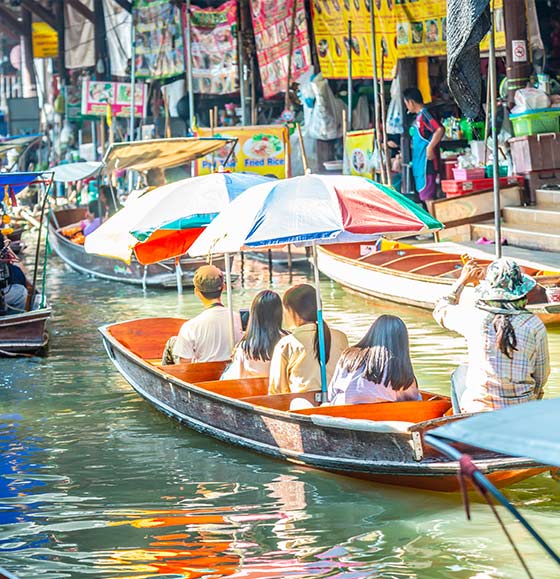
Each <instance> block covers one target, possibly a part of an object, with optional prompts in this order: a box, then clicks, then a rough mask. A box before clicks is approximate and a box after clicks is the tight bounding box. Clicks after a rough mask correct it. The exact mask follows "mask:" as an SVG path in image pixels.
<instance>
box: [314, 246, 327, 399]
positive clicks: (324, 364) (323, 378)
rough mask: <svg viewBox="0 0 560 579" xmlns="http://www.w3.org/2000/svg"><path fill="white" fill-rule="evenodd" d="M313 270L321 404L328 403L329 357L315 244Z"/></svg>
mask: <svg viewBox="0 0 560 579" xmlns="http://www.w3.org/2000/svg"><path fill="white" fill-rule="evenodd" d="M313 268H314V274H315V295H316V296H317V333H318V335H319V365H320V366H321V403H325V402H327V355H326V352H325V328H324V326H323V303H322V300H321V287H320V285H319V281H320V280H319V267H318V265H317V244H316V242H315V241H314V242H313Z"/></svg>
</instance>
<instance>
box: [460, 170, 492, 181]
mask: <svg viewBox="0 0 560 579" xmlns="http://www.w3.org/2000/svg"><path fill="white" fill-rule="evenodd" d="M484 171H485V169H484V167H476V168H475V169H461V168H459V167H454V168H453V176H454V177H455V181H470V180H474V179H484Z"/></svg>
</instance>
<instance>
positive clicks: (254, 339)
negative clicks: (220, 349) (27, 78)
mask: <svg viewBox="0 0 560 579" xmlns="http://www.w3.org/2000/svg"><path fill="white" fill-rule="evenodd" d="M286 334H287V332H285V331H284V330H282V300H281V299H280V296H279V295H278V294H277V293H276V292H273V291H270V290H264V291H262V292H259V293H258V294H257V295H256V296H255V298H254V299H253V303H252V304H251V313H250V315H249V323H248V325H247V331H246V332H245V335H244V336H243V338H242V339H241V342H239V344H237V346H236V348H235V350H234V353H233V356H232V362H231V364H230V365H229V366H228V368H226V370H225V372H224V373H223V374H222V380H234V379H238V378H252V377H256V376H265V377H267V378H268V375H269V373H270V359H271V358H272V352H273V351H274V347H275V346H276V344H277V343H278V341H279V340H280V338H282V337H283V336H285V335H286Z"/></svg>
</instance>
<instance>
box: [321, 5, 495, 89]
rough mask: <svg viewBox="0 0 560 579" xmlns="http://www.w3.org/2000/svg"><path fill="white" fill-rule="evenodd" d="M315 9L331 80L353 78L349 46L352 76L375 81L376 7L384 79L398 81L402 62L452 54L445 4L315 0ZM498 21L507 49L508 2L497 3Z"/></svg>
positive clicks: (484, 45)
mask: <svg viewBox="0 0 560 579" xmlns="http://www.w3.org/2000/svg"><path fill="white" fill-rule="evenodd" d="M312 6H313V29H314V32H315V41H316V43H317V54H318V56H319V63H320V65H321V72H322V73H323V76H325V77H326V78H347V77H348V48H349V47H350V46H351V47H352V77H353V78H371V77H372V76H373V75H372V72H373V64H372V62H373V61H372V55H371V9H372V8H373V10H374V13H375V42H376V47H377V66H378V71H377V72H378V74H379V75H380V76H381V73H382V72H383V77H384V78H393V76H394V72H395V67H396V63H397V60H398V59H399V58H415V57H419V56H445V55H446V53H447V2H446V0H414V1H410V0H313V2H312ZM349 22H351V24H352V27H351V31H352V33H351V34H349V27H348V23H349ZM495 22H496V48H498V49H503V48H505V32H504V24H503V22H504V19H503V0H495ZM350 36H351V38H350ZM481 49H482V50H487V49H488V41H487V40H485V41H483V42H482V43H481ZM382 69H383V70H382Z"/></svg>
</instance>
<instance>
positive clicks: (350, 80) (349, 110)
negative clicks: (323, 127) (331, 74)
mask: <svg viewBox="0 0 560 579" xmlns="http://www.w3.org/2000/svg"><path fill="white" fill-rule="evenodd" d="M347 92H348V126H349V127H350V130H352V20H348V89H347Z"/></svg>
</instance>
